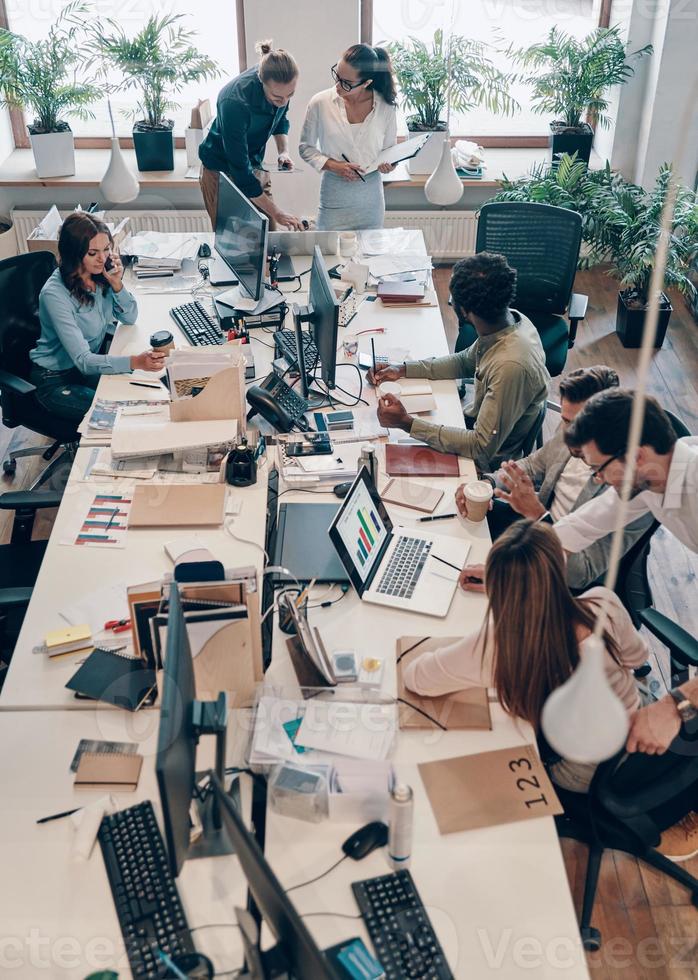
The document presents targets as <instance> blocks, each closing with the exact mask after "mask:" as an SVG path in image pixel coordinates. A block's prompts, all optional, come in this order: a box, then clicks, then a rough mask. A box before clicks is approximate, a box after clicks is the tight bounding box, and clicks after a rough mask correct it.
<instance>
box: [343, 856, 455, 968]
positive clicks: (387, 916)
mask: <svg viewBox="0 0 698 980" xmlns="http://www.w3.org/2000/svg"><path fill="white" fill-rule="evenodd" d="M351 887H352V890H353V892H354V898H355V899H356V902H357V905H358V906H359V910H360V912H361V915H362V916H363V919H364V922H365V923H366V928H367V929H368V934H369V936H370V937H371V942H372V943H373V948H374V951H375V954H376V957H377V959H378V960H379V961H380V964H381V966H382V967H383V970H384V971H385V976H386V977H387V980H403V978H404V977H419V978H422V977H424V978H434V980H452V978H453V974H452V973H451V971H450V969H449V966H448V963H447V962H446V957H445V956H444V954H443V950H442V949H441V946H440V944H439V940H438V939H437V938H436V934H435V932H434V929H433V926H432V924H431V922H430V920H429V916H428V915H427V911H426V909H425V908H424V905H423V903H422V900H421V898H420V897H419V892H418V891H417V886H416V885H415V883H414V881H413V880H412V875H411V874H410V873H409V871H396V872H394V874H389V875H381V877H380V878H368V879H367V880H366V881H355V882H354V884H353V885H352V886H351Z"/></svg>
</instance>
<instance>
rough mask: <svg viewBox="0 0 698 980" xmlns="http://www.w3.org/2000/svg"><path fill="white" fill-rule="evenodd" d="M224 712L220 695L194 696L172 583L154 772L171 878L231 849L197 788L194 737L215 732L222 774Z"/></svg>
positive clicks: (214, 809) (209, 801)
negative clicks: (193, 813)
mask: <svg viewBox="0 0 698 980" xmlns="http://www.w3.org/2000/svg"><path fill="white" fill-rule="evenodd" d="M226 714H227V699H226V697H225V695H219V699H218V701H217V702H203V701H197V700H196V682H195V679H194V663H193V660H192V655H191V648H190V646H189V638H188V636H187V628H186V623H185V619H184V611H183V608H182V600H181V598H180V594H179V589H178V587H177V585H176V584H175V583H172V586H171V588H170V597H169V608H168V616H167V644H166V647H165V662H164V665H163V680H162V697H161V699H160V727H159V730H158V745H157V756H156V760H155V773H156V776H157V781H158V789H159V791H160V803H161V806H162V817H163V823H164V825H165V840H166V841H167V851H168V855H169V860H170V868H171V870H172V874H173V875H175V876H176V875H178V874H179V872H180V870H181V868H182V865H183V864H184V862H185V860H187V859H188V858H198V857H212V856H215V855H219V854H232V853H233V849H232V846H231V843H230V840H229V838H228V835H227V833H225V831H224V829H223V828H222V825H221V817H220V810H219V808H218V805H217V804H216V805H215V806H214V801H213V794H212V793H211V792H210V791H209V792H208V793H206V791H205V790H204V791H202V792H200V791H199V790H198V789H197V774H196V747H197V744H198V741H199V736H200V735H202V734H215V735H216V737H217V738H218V743H219V744H218V751H217V759H216V766H217V769H218V770H219V772H220V774H221V775H222V772H223V764H224V763H223V758H222V757H221V748H220V747H221V744H222V746H223V752H224V746H225V720H226ZM197 797H201V798H200V799H198V798H197ZM192 801H195V802H196V808H197V818H198V819H197V821H196V822H199V823H200V830H201V833H200V835H199V836H198V838H197V839H196V840H193V841H192V820H191V817H190V808H191V805H192ZM197 829H198V828H197Z"/></svg>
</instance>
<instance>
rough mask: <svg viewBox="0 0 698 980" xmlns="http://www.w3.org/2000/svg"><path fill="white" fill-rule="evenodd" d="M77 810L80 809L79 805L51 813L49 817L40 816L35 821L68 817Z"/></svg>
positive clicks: (40, 821)
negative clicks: (72, 808) (71, 808)
mask: <svg viewBox="0 0 698 980" xmlns="http://www.w3.org/2000/svg"><path fill="white" fill-rule="evenodd" d="M78 810H82V807H81V806H76V807H75V809H74V810H64V811H63V812H62V813H52V814H51V816H50V817H41V819H40V820H37V821H36V822H37V823H48V822H49V820H60V819H61V817H69V816H70V815H71V814H72V813H77V812H78Z"/></svg>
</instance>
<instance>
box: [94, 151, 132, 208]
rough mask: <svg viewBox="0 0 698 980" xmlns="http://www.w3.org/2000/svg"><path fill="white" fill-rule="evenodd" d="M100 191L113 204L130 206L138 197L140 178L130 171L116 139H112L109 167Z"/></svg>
mask: <svg viewBox="0 0 698 980" xmlns="http://www.w3.org/2000/svg"><path fill="white" fill-rule="evenodd" d="M99 189H100V191H101V192H102V194H103V196H104V197H105V198H106V199H107V201H109V202H110V203H111V204H128V202H129V201H135V199H136V198H137V197H138V192H139V190H140V186H139V184H138V178H137V177H136V175H135V174H134V173H133V172H132V171H131V170H129V168H128V165H127V163H126V160H125V159H124V155H123V153H122V152H121V147H120V146H119V140H118V139H117V138H116V137H112V141H111V157H110V159H109V166H108V167H107V171H106V173H105V174H104V177H102V182H101V184H100V185H99Z"/></svg>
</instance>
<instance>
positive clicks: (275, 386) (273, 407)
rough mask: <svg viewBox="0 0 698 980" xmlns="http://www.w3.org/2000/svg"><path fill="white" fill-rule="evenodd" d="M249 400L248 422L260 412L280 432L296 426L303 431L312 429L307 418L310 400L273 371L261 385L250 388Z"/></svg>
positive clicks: (248, 391)
mask: <svg viewBox="0 0 698 980" xmlns="http://www.w3.org/2000/svg"><path fill="white" fill-rule="evenodd" d="M247 401H248V402H249V403H250V410H249V412H248V413H247V421H248V422H249V421H250V419H252V418H254V416H255V415H257V414H258V413H259V415H261V416H262V417H263V418H265V419H266V420H267V422H269V423H271V425H273V426H274V428H275V429H276V430H277V431H278V432H290V431H291V430H292V429H294V428H295V429H300V431H301V432H308V431H309V430H310V426H309V425H308V422H307V420H306V418H305V413H306V412H307V410H308V402H307V401H306V400H305V398H301V396H300V395H298V394H296V392H295V391H294V390H293V388H291V387H289V385H287V384H286V382H285V381H284V380H283V379H282V378H280V377H279V376H278V375H276V374H274V372H273V371H272V372H271V374H268V375H267V377H266V378H265V379H264V381H262V383H261V384H260V385H253V386H252V387H251V388H248V390H247Z"/></svg>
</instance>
